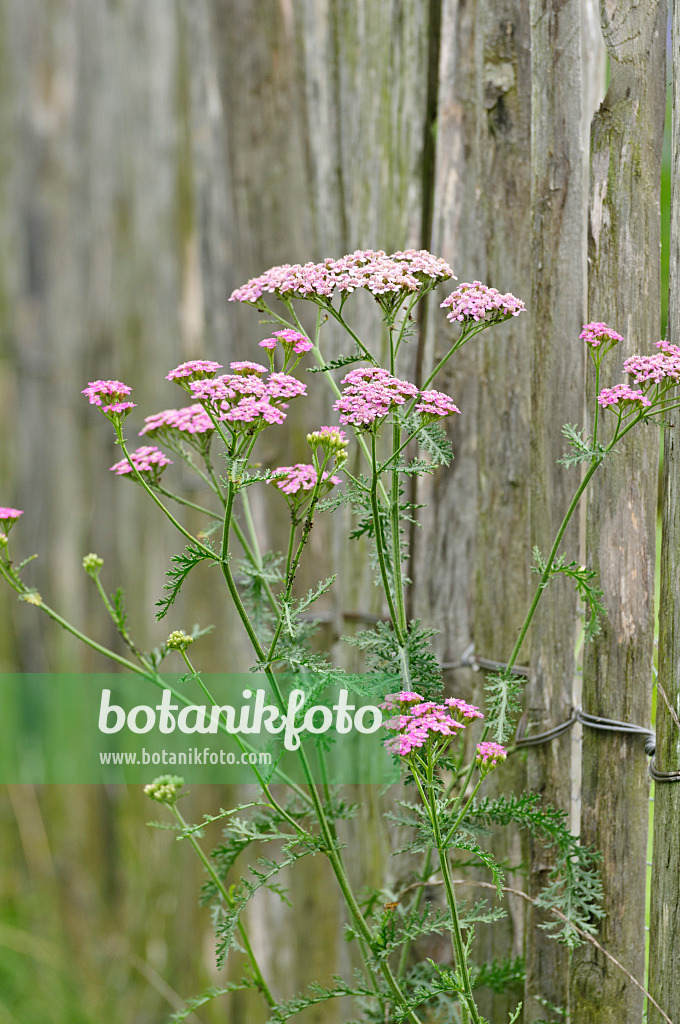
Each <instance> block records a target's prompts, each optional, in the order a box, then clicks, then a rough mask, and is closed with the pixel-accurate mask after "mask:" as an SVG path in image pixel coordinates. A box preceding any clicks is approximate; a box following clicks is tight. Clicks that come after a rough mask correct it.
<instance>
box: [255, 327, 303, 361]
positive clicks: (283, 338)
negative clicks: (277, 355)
mask: <svg viewBox="0 0 680 1024" xmlns="http://www.w3.org/2000/svg"><path fill="white" fill-rule="evenodd" d="M279 341H280V342H281V344H282V345H283V348H284V351H286V350H288V351H292V352H294V353H295V355H296V356H301V355H302V354H303V353H304V352H311V350H312V349H313V348H314V345H313V344H312V342H311V341H310V340H309V338H308V337H307V336H306V335H304V334H300V333H299V331H294V330H292V329H291V328H288V327H286V328H285V329H284V330H282V331H272V337H271V338H265V339H264V341H261V342H260V348H267V349H269V350H270V351H273V350H274V349H275V348H276V345H277V343H278V342H279Z"/></svg>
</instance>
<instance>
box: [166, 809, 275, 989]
mask: <svg viewBox="0 0 680 1024" xmlns="http://www.w3.org/2000/svg"><path fill="white" fill-rule="evenodd" d="M169 807H170V810H171V811H172V813H173V814H174V816H175V818H176V819H177V821H178V822H179V824H180V825H181V827H182V828H183V829H188V827H189V826H188V824H187V822H186V821H185V820H184V817H183V815H182V814H181V812H180V811H179V810H178V808H177V806H176V805H175V804H171V805H169ZM186 838H187V839H188V840H189V842H190V843H191V846H192V847H193V849H194V851H195V853H196V854H197V855H198V858H199V860H200V861H201V863H202V864H203V867H204V868H205V870H206V871H207V872H208V874H209V875H210V877H211V878H212V880H213V882H214V884H215V887H216V888H217V890H218V892H219V893H220V895H221V897H222V899H223V900H224V902H225V904H226V905H227V907H229V908H230V909H231V908H232V906H233V903H232V900H231V898H230V896H229V893H228V892H227V889H226V887H225V885H224V883H223V882H222V879H221V878H220V876H219V875H218V874H217V872H216V871H215V868H214V867H213V865H212V864H211V863H210V859H209V858H208V857H207V856H206V854H205V852H204V850H203V848H202V847H201V845H200V843H198V841H197V840H196V838H195V837H194V836H193V835H192V834H191V833H190V832H189V833H187V834H186ZM236 927H237V929H238V933H239V935H240V937H241V942H242V944H243V948H244V950H245V952H246V956H247V957H248V960H249V961H250V966H251V968H252V971H253V976H254V978H255V981H256V983H257V987H258V988H259V990H260V991H261V993H262V995H263V996H264V998H265V999H266V1001H267V1004H268V1006H270V1007H271V1008H272V1009H276V1005H277V1003H276V1000H275V999H274V997H273V995H272V994H271V991H270V989H269V986H268V985H267V982H266V981H265V980H264V977H263V975H262V971H261V970H260V965H259V964H258V962H257V957H256V956H255V953H254V952H253V947H252V946H251V944H250V939H249V938H248V932H247V931H246V929H245V925H243V924H242V923H241V920H240V918H239V921H238V923H237V925H236Z"/></svg>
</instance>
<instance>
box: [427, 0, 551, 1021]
mask: <svg viewBox="0 0 680 1024" xmlns="http://www.w3.org/2000/svg"><path fill="white" fill-rule="evenodd" d="M530 89H531V87H530V60H529V19H528V8H527V6H526V5H523V4H519V3H506V2H501V3H495V2H494V3H476V4H470V3H466V4H462V3H460V4H459V3H453V2H452V3H446V2H445V3H444V4H443V5H442V17H441V47H440V68H439V96H438V110H437V135H436V165H435V166H436V177H435V195H434V204H433V205H434V221H433V238H434V242H433V246H432V247H433V249H435V250H436V251H438V252H441V254H442V255H444V256H445V258H447V259H448V260H449V262H450V263H451V264H452V266H453V269H454V271H455V273H456V274H457V275H458V277H459V279H460V281H461V282H462V281H473V280H475V279H481V280H482V281H483V282H485V283H487V284H489V285H491V286H494V287H496V288H498V289H499V290H500V291H501V292H506V291H511V292H513V293H514V294H515V295H517V296H518V297H520V298H523V299H524V300H525V301H527V304H528V300H529V297H530V284H531V276H530V271H529V250H530V246H529V228H530V216H529V198H530V162H529V161H530V145H529V142H530V138H529V136H530ZM453 287H455V282H453V283H452V284H451V288H449V289H448V290H452V288H453ZM454 336H455V334H454V329H453V328H452V327H451V325H450V324H448V323H446V322H445V320H444V319H443V317H442V314H441V311H440V310H438V309H434V308H433V309H431V310H430V313H429V316H428V338H427V344H426V346H425V348H424V352H423V364H424V367H425V373H426V372H427V370H428V369H429V368H430V367H431V366H432V365H434V364H435V362H436V360H437V359H438V358H440V357H441V355H443V354H444V352H445V351H446V349H447V348H448V347H449V345H450V344H451V341H452V340H453V337H454ZM529 364H530V343H529V323H528V317H527V316H526V314H525V315H522V316H521V317H518V318H516V319H513V320H511V321H510V322H509V323H506V324H503V325H501V326H500V327H495V328H492V329H491V330H490V331H489V332H488V333H487V334H484V335H482V336H480V337H479V338H474V339H473V340H472V341H471V342H470V343H469V345H468V346H467V347H466V348H464V349H463V350H462V351H461V353H460V354H459V355H457V356H455V357H454V360H453V362H452V364H450V366H448V367H447V368H446V370H445V372H444V373H443V374H442V375H441V377H440V378H438V381H439V383H438V384H437V386H438V387H441V388H442V389H443V390H445V391H447V392H448V393H450V394H452V395H453V396H454V399H455V400H456V401H457V402H458V404H459V405H460V407H461V411H462V415H461V416H460V417H456V422H455V423H453V424H452V425H451V427H450V437H451V440H452V443H453V449H454V455H455V460H454V462H453V463H452V465H451V466H450V467H448V468H447V469H446V470H440V471H439V473H438V475H437V476H436V477H435V478H434V479H433V480H432V481H431V482H430V481H428V482H427V483H426V484H425V485H424V486H420V487H419V500H425V501H427V502H428V509H427V510H426V511H425V513H424V514H423V520H422V521H423V530H422V533H421V534H418V535H417V536H416V540H417V554H416V559H415V564H414V570H413V575H414V577H415V579H416V596H417V600H416V605H415V607H416V610H417V614H418V615H422V616H423V617H424V618H425V619H426V620H431V621H433V623H434V624H435V625H436V626H438V627H439V628H440V630H441V636H440V638H439V639H438V647H439V650H440V654H441V657H442V660H443V661H453V662H458V661H459V660H460V655H461V653H462V652H463V650H464V649H465V648H466V647H467V646H468V644H469V643H470V641H471V640H474V642H475V644H476V650H477V652H478V653H479V654H480V655H481V656H482V657H487V658H492V659H497V660H502V659H503V658H507V657H508V655H509V653H510V651H511V649H512V647H513V644H514V640H515V637H516V632H517V629H518V627H519V624H520V622H521V620H522V617H523V613H524V608H525V606H526V596H527V593H528V591H527V583H528V565H529V536H528V522H527V516H528V484H527V479H528V460H529V436H528V435H529V395H530V381H529V375H528V367H529ZM510 595H512V596H511V597H510ZM449 685H451V686H455V688H456V692H458V693H463V694H465V695H467V696H472V695H474V697H475V699H476V700H477V701H478V702H479V701H482V700H483V696H482V693H481V682H480V679H479V677H473V676H470V674H469V673H466V672H461V671H457V672H456V673H455V674H454V675H453V676H451V677H450V679H449ZM500 775H501V773H499V780H498V783H497V784H498V785H499V786H501V787H509V788H510V789H515V788H517V789H520V790H521V788H522V787H523V766H522V765H521V764H519V763H517V762H515V764H514V765H512V764H508V765H507V766H506V768H504V772H503V778H502V779H501V778H500ZM493 783H494V780H490V783H489V784H488V786H487V789H488V791H489V792H491V791H492V790H493ZM489 787H491V788H489ZM494 843H495V847H494V849H495V852H496V853H497V854H498V855H499V856H501V857H503V858H504V857H508V856H509V857H510V859H511V861H512V862H514V863H517V862H519V860H521V852H520V851H519V849H518V848H517V844H516V842H515V841H514V840H512V841H511V842H510V847H509V846H508V845H507V842H506V841H505V839H501V838H500V837H499V839H498V840H494ZM506 909H508V910H509V917H508V919H507V921H506V922H501V923H500V924H496V925H494V926H493V928H489V927H485V926H478V927H477V929H476V939H477V941H476V954H475V955H476V958H477V959H481V960H486V959H488V960H490V959H492V958H493V957H502V956H510V955H519V954H521V952H522V947H523V916H524V908H523V907H522V906H521V904H520V905H518V906H516V905H515V904H514V902H513V903H512V905H508V906H506ZM519 995H520V993H513V994H505V995H491V994H487V993H480V999H481V1003H480V1005H481V1008H482V1011H483V1012H484V1013H485V1014H486V1015H487V1016H490V1017H491V1019H496V1017H498V1019H500V1018H501V1017H505V1016H506V1015H507V1012H508V1010H509V1009H510V1007H511V1005H512V1006H514V1003H515V1002H516V1001H517V997H519ZM513 997H514V998H513Z"/></svg>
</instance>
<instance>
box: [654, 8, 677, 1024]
mask: <svg viewBox="0 0 680 1024" xmlns="http://www.w3.org/2000/svg"><path fill="white" fill-rule="evenodd" d="M672 10H673V68H674V69H675V74H674V76H673V123H672V171H671V175H672V177H671V246H670V275H671V287H670V302H669V311H668V312H669V319H668V330H669V338H670V341H671V342H673V344H675V345H677V344H678V343H680V301H679V298H678V288H680V192H679V191H678V190H679V189H680V79H679V78H678V69H680V3H679V2H678V0H673V5H672ZM661 493H662V499H661V500H662V527H661V531H662V532H661V596H660V603H659V676H658V682H657V698H656V754H655V757H654V763H655V767H656V768H657V769H658V770H660V771H665V772H680V594H679V593H678V580H680V422H679V417H678V410H677V409H676V410H675V411H674V412H671V413H669V414H668V416H667V421H666V429H665V434H664V455H663V484H662V492H661ZM679 822H680V780H678V781H676V782H657V783H656V784H655V786H654V853H653V866H652V905H651V915H650V931H649V990H650V992H651V994H652V996H653V997H654V998H655V999H656V1001H657V1002H658V1003H659V1005H660V1006H661V1007H662V1008H663V1009H664V1010H665V1011H666V1013H667V1014H668V1015H669V1017H671V1018H672V1020H673V1021H674V1022H675V1021H677V1020H680V927H679V926H678V923H679V921H680V842H679V841H678V823H679ZM647 1012H648V1019H649V1024H661V1021H662V1018H661V1015H660V1014H659V1012H658V1011H657V1010H656V1009H655V1008H654V1007H653V1006H651V1005H650V1006H648V1011H647Z"/></svg>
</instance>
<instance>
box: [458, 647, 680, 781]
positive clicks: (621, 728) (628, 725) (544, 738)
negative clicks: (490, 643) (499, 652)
mask: <svg viewBox="0 0 680 1024" xmlns="http://www.w3.org/2000/svg"><path fill="white" fill-rule="evenodd" d="M442 668H443V669H449V670H452V669H459V668H471V669H472V670H473V672H479V670H480V669H490V670H492V671H501V670H502V669H504V668H505V665H504V664H503V662H500V661H491V660H490V659H489V658H480V657H478V656H477V655H476V654H475V648H474V644H470V645H469V646H468V647H466V648H465V650H464V651H463V653H462V654H461V656H460V660H459V661H456V662H453V661H448V662H444V663H443V664H442ZM510 671H511V672H512V674H513V675H516V676H528V675H529V673H530V669H529V668H528V666H526V665H513V667H512V668H511V669H510ZM577 722H580V723H581V725H584V726H586V727H587V728H588V729H596V730H599V731H600V732H621V733H624V734H627V735H629V736H643V737H644V741H645V753H646V754H647V755H648V756H649V757H650V758H651V760H650V762H649V774H650V776H651V777H652V779H654V781H655V782H680V770H678V771H670V772H664V771H661V770H660V769H659V768H657V767H656V759H655V756H654V755H655V753H656V733H655V732H654V731H653V730H652V729H647V728H646V727H645V726H644V725H635V724H634V723H632V722H621V721H619V720H618V719H616V718H603V717H602V716H601V715H589V714H588V712H587V711H584V710H583V708H582V707H580V706H579V707H577V708H574V710H573V711H572V713H571V717H570V718H568V719H567V720H566V721H564V722H560V724H559V725H556V726H554V727H553V728H552V729H548V730H547V731H546V732H537V733H535V734H534V735H533V736H526V735H525V730H526V726H527V714H526V712H525V713H524V714H523V715H522V717H521V718H520V720H519V723H518V725H517V731H516V733H515V741H514V749H515V750H522V749H524V748H526V747H537V746H539V745H540V744H542V743H549V742H550V741H551V740H554V739H557V737H558V736H562V735H563V733H565V732H568V731H569V729H571V727H572V726H573V725H576V723H577Z"/></svg>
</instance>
